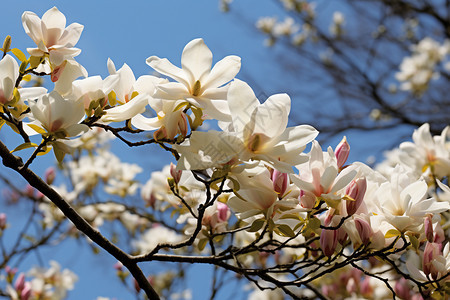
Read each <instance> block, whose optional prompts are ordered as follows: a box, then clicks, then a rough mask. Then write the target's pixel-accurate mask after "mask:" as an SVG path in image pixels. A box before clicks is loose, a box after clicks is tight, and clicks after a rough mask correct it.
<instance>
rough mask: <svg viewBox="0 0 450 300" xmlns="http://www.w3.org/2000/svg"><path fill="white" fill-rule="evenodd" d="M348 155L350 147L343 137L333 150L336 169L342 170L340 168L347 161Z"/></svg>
mask: <svg viewBox="0 0 450 300" xmlns="http://www.w3.org/2000/svg"><path fill="white" fill-rule="evenodd" d="M349 153H350V145H349V143H348V142H347V138H346V137H345V136H344V137H343V138H342V141H341V142H340V143H339V144H338V145H337V146H336V149H335V150H334V154H335V155H336V159H337V165H338V168H339V169H340V168H342V166H343V165H344V164H345V162H346V161H347V158H348V155H349Z"/></svg>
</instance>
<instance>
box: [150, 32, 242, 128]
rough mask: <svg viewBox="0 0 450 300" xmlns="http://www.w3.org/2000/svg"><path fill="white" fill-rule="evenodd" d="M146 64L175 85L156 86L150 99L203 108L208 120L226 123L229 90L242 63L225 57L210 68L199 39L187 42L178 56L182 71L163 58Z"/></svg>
mask: <svg viewBox="0 0 450 300" xmlns="http://www.w3.org/2000/svg"><path fill="white" fill-rule="evenodd" d="M147 64H148V65H149V66H150V67H152V68H153V69H155V70H156V71H157V72H159V73H161V74H163V75H166V76H169V77H171V78H173V79H174V80H176V81H177V82H168V83H163V84H160V85H158V89H157V91H156V93H155V95H154V96H153V97H154V98H162V99H167V100H186V101H188V102H189V103H191V104H193V105H195V106H197V107H199V108H202V109H203V111H204V113H205V114H206V115H207V117H208V118H214V119H219V120H220V119H221V120H228V119H229V113H228V111H227V106H226V101H224V100H226V96H227V90H228V86H224V85H225V84H226V83H227V82H229V81H230V80H232V79H233V78H234V77H235V76H236V74H237V73H238V72H239V70H240V68H241V59H240V58H239V57H237V56H234V55H231V56H227V57H225V58H224V59H222V60H221V61H219V62H217V63H216V65H215V66H214V67H213V68H212V69H211V67H212V53H211V50H209V48H208V47H207V46H206V45H205V43H204V42H203V40H202V39H195V40H192V41H191V42H189V43H188V44H187V45H186V46H185V47H184V49H183V54H182V56H181V66H182V69H180V68H178V67H176V66H174V65H173V64H172V63H170V62H169V61H168V60H167V59H166V58H163V59H162V58H159V57H157V56H151V57H149V58H147Z"/></svg>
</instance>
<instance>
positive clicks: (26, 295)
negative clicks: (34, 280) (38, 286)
mask: <svg viewBox="0 0 450 300" xmlns="http://www.w3.org/2000/svg"><path fill="white" fill-rule="evenodd" d="M30 297H31V283H29V282H25V286H24V288H23V290H22V292H21V293H20V300H28V299H30Z"/></svg>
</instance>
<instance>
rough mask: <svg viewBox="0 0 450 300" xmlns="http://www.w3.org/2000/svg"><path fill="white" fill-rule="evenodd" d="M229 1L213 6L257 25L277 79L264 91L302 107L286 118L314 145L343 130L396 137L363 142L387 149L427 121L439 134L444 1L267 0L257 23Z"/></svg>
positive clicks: (448, 69)
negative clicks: (307, 129) (310, 128)
mask: <svg viewBox="0 0 450 300" xmlns="http://www.w3.org/2000/svg"><path fill="white" fill-rule="evenodd" d="M230 2H231V1H230V0H222V1H221V3H222V4H223V5H224V8H225V9H229V11H230V14H235V15H238V16H239V18H241V19H243V20H245V21H250V22H251V23H252V24H255V25H256V27H257V29H258V30H259V32H260V33H261V35H262V36H264V37H265V44H266V46H269V47H270V48H271V50H272V53H273V55H274V56H275V57H276V58H277V63H276V65H277V66H280V68H279V69H280V70H282V71H280V73H281V72H282V74H283V77H282V78H283V80H277V78H276V77H275V78H273V79H272V82H271V84H272V85H274V84H275V83H276V84H278V85H279V86H280V87H282V88H284V89H285V90H288V91H289V93H290V94H291V96H294V97H295V98H297V99H301V100H302V101H301V102H300V105H302V106H304V107H305V109H307V110H308V114H304V113H302V110H299V113H297V114H294V115H293V117H294V119H295V120H302V121H303V122H305V120H307V121H309V122H314V125H315V127H316V128H317V129H319V130H320V132H321V139H323V138H324V137H330V136H335V135H342V133H343V132H345V131H349V130H352V131H353V132H355V131H363V132H364V135H370V134H372V133H373V136H374V137H376V136H377V134H379V132H380V131H381V130H385V131H384V134H386V136H388V135H389V133H391V132H392V131H394V132H396V133H398V132H401V134H393V135H392V137H389V138H387V140H388V141H389V142H386V141H384V143H381V144H382V145H380V142H379V141H376V142H373V143H371V145H370V146H371V147H377V148H378V149H383V150H386V149H387V148H391V147H392V145H396V144H397V143H399V142H401V141H400V139H402V138H404V134H405V132H406V131H405V128H409V130H410V131H412V129H413V128H417V127H420V125H422V124H423V123H429V124H430V131H431V133H432V134H433V135H438V134H440V133H441V131H442V129H443V128H444V127H445V126H447V124H448V115H449V113H450V110H449V109H450V105H449V104H450V99H449V97H448V94H447V89H448V85H449V79H450V61H449V58H450V56H449V55H450V40H449V38H450V16H449V12H448V7H449V3H448V1H443V0H442V1H439V0H430V1H417V0H335V1H326V0H325V1H322V0H315V1H314V0H267V1H265V2H266V3H267V2H268V3H269V4H273V6H274V7H275V8H274V9H272V10H270V11H268V12H267V13H266V14H264V15H262V16H260V18H258V19H256V18H255V20H252V19H251V18H252V17H251V15H250V13H249V12H248V10H247V11H245V10H243V9H241V7H240V6H239V5H240V3H239V2H240V1H235V2H236V3H232V4H230ZM277 8H278V9H277ZM274 69H275V70H276V68H274ZM286 74H289V75H290V76H285V75H286ZM290 78H292V79H290ZM254 80H255V81H256V82H258V81H260V80H258V79H254ZM311 86H314V87H315V88H314V89H311ZM318 91H320V92H318ZM330 99H333V103H332V104H331V103H330V101H329V100H330ZM320 102H324V103H327V104H326V105H317V103H320ZM297 105H299V104H297ZM373 140H375V139H373ZM369 143H370V142H369Z"/></svg>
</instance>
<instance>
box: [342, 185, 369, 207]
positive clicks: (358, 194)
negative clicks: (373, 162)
mask: <svg viewBox="0 0 450 300" xmlns="http://www.w3.org/2000/svg"><path fill="white" fill-rule="evenodd" d="M366 189H367V180H366V178H365V177H362V178H358V179H357V180H352V182H351V183H350V185H349V186H348V187H347V189H346V191H345V193H346V194H347V196H348V197H349V198H351V199H353V201H352V200H346V208H347V214H348V215H349V216H351V215H353V214H354V213H355V212H356V211H357V210H358V208H359V207H360V206H361V203H362V202H363V199H364V194H365V193H366Z"/></svg>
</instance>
